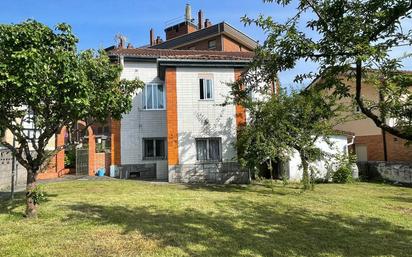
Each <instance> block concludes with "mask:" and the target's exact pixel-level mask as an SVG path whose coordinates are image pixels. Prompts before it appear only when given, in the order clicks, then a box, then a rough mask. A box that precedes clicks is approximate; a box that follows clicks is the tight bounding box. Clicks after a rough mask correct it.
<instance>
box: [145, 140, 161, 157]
mask: <svg viewBox="0 0 412 257" xmlns="http://www.w3.org/2000/svg"><path fill="white" fill-rule="evenodd" d="M143 152H144V155H143V157H144V159H149V160H154V159H160V160H162V159H165V157H166V154H165V153H166V147H165V139H164V138H146V139H143Z"/></svg>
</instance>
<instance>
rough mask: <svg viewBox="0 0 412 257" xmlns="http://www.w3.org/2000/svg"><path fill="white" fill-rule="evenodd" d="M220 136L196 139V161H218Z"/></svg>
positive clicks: (219, 156)
mask: <svg viewBox="0 0 412 257" xmlns="http://www.w3.org/2000/svg"><path fill="white" fill-rule="evenodd" d="M220 142H221V139H220V138H198V139H196V158H197V160H198V161H219V160H220V159H221V151H220V148H221V147H220V145H221V144H220Z"/></svg>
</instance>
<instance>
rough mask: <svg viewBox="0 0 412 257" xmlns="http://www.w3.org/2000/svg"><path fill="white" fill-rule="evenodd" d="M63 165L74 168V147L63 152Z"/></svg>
mask: <svg viewBox="0 0 412 257" xmlns="http://www.w3.org/2000/svg"><path fill="white" fill-rule="evenodd" d="M64 166H65V167H66V168H74V167H75V166H76V149H74V148H73V149H68V150H66V152H65V153H64Z"/></svg>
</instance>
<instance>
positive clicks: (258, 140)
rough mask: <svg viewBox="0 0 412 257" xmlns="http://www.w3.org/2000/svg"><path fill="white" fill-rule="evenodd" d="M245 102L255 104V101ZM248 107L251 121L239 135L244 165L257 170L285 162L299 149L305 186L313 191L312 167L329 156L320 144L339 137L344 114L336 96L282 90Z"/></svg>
mask: <svg viewBox="0 0 412 257" xmlns="http://www.w3.org/2000/svg"><path fill="white" fill-rule="evenodd" d="M235 87H236V86H235ZM244 101H250V102H254V101H253V100H252V99H251V98H249V100H244ZM245 106H248V111H249V114H250V120H249V123H248V124H247V125H246V126H245V128H244V129H242V130H241V131H240V134H239V140H238V152H239V156H240V162H241V163H242V164H243V165H249V167H253V166H256V164H257V163H262V162H264V161H266V160H272V159H275V158H276V159H280V160H283V161H285V160H287V159H288V156H289V154H290V153H291V152H292V150H295V151H297V152H298V153H299V156H300V159H301V163H302V169H303V177H302V182H303V187H304V189H305V190H306V189H309V188H310V187H311V185H313V177H314V176H313V174H310V164H311V163H312V162H315V161H317V160H320V159H322V158H323V157H324V156H326V153H324V152H323V151H322V150H321V149H320V148H319V147H317V146H316V142H317V141H318V140H325V141H326V142H328V143H330V142H329V141H328V136H330V135H332V134H336V131H334V130H333V126H334V125H335V123H334V119H333V118H334V117H335V116H336V112H338V111H340V105H338V104H336V97H334V96H333V95H324V94H321V93H320V92H318V91H315V90H308V91H305V92H296V91H294V92H292V93H291V94H290V95H287V94H286V93H285V92H284V91H281V92H280V93H279V94H278V95H273V96H272V97H271V98H270V99H268V100H267V101H260V102H254V104H253V103H249V104H245ZM335 122H337V121H336V120H335ZM269 169H270V167H269Z"/></svg>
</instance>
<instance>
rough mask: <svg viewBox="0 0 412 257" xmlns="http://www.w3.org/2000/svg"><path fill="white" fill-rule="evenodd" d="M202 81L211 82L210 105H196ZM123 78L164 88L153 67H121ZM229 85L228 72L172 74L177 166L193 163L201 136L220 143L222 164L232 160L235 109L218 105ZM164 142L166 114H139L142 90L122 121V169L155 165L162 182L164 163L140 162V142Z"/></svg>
mask: <svg viewBox="0 0 412 257" xmlns="http://www.w3.org/2000/svg"><path fill="white" fill-rule="evenodd" d="M201 77H207V78H211V79H212V80H213V100H200V93H199V92H200V88H199V78H201ZM122 78H125V79H135V78H139V79H140V80H142V81H143V82H144V83H145V84H149V83H160V84H164V81H162V80H160V79H159V77H158V66H157V63H154V62H153V63H150V62H125V63H124V69H123V72H122ZM233 81H234V69H233V68H177V69H176V93H177V113H178V135H179V139H178V142H179V148H178V152H179V163H180V164H196V163H197V161H196V143H195V139H196V138H206V137H219V138H221V140H222V141H221V142H222V145H221V147H222V149H221V150H222V161H223V162H233V161H235V157H236V150H235V146H234V140H235V139H236V108H235V106H234V105H227V106H221V104H223V103H224V101H225V99H226V96H227V95H228V93H229V89H230V88H229V86H228V85H227V83H230V82H233ZM164 88H166V87H164ZM166 94H167V92H166ZM166 108H167V106H166ZM166 137H167V122H166V110H144V109H143V104H142V91H141V90H139V91H138V92H136V94H135V95H134V96H133V106H132V110H131V112H130V113H128V114H126V115H124V116H123V119H122V121H121V164H122V165H127V164H144V163H156V167H157V168H156V178H157V179H167V178H168V165H167V160H156V161H153V160H152V161H150V160H143V138H165V139H166Z"/></svg>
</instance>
